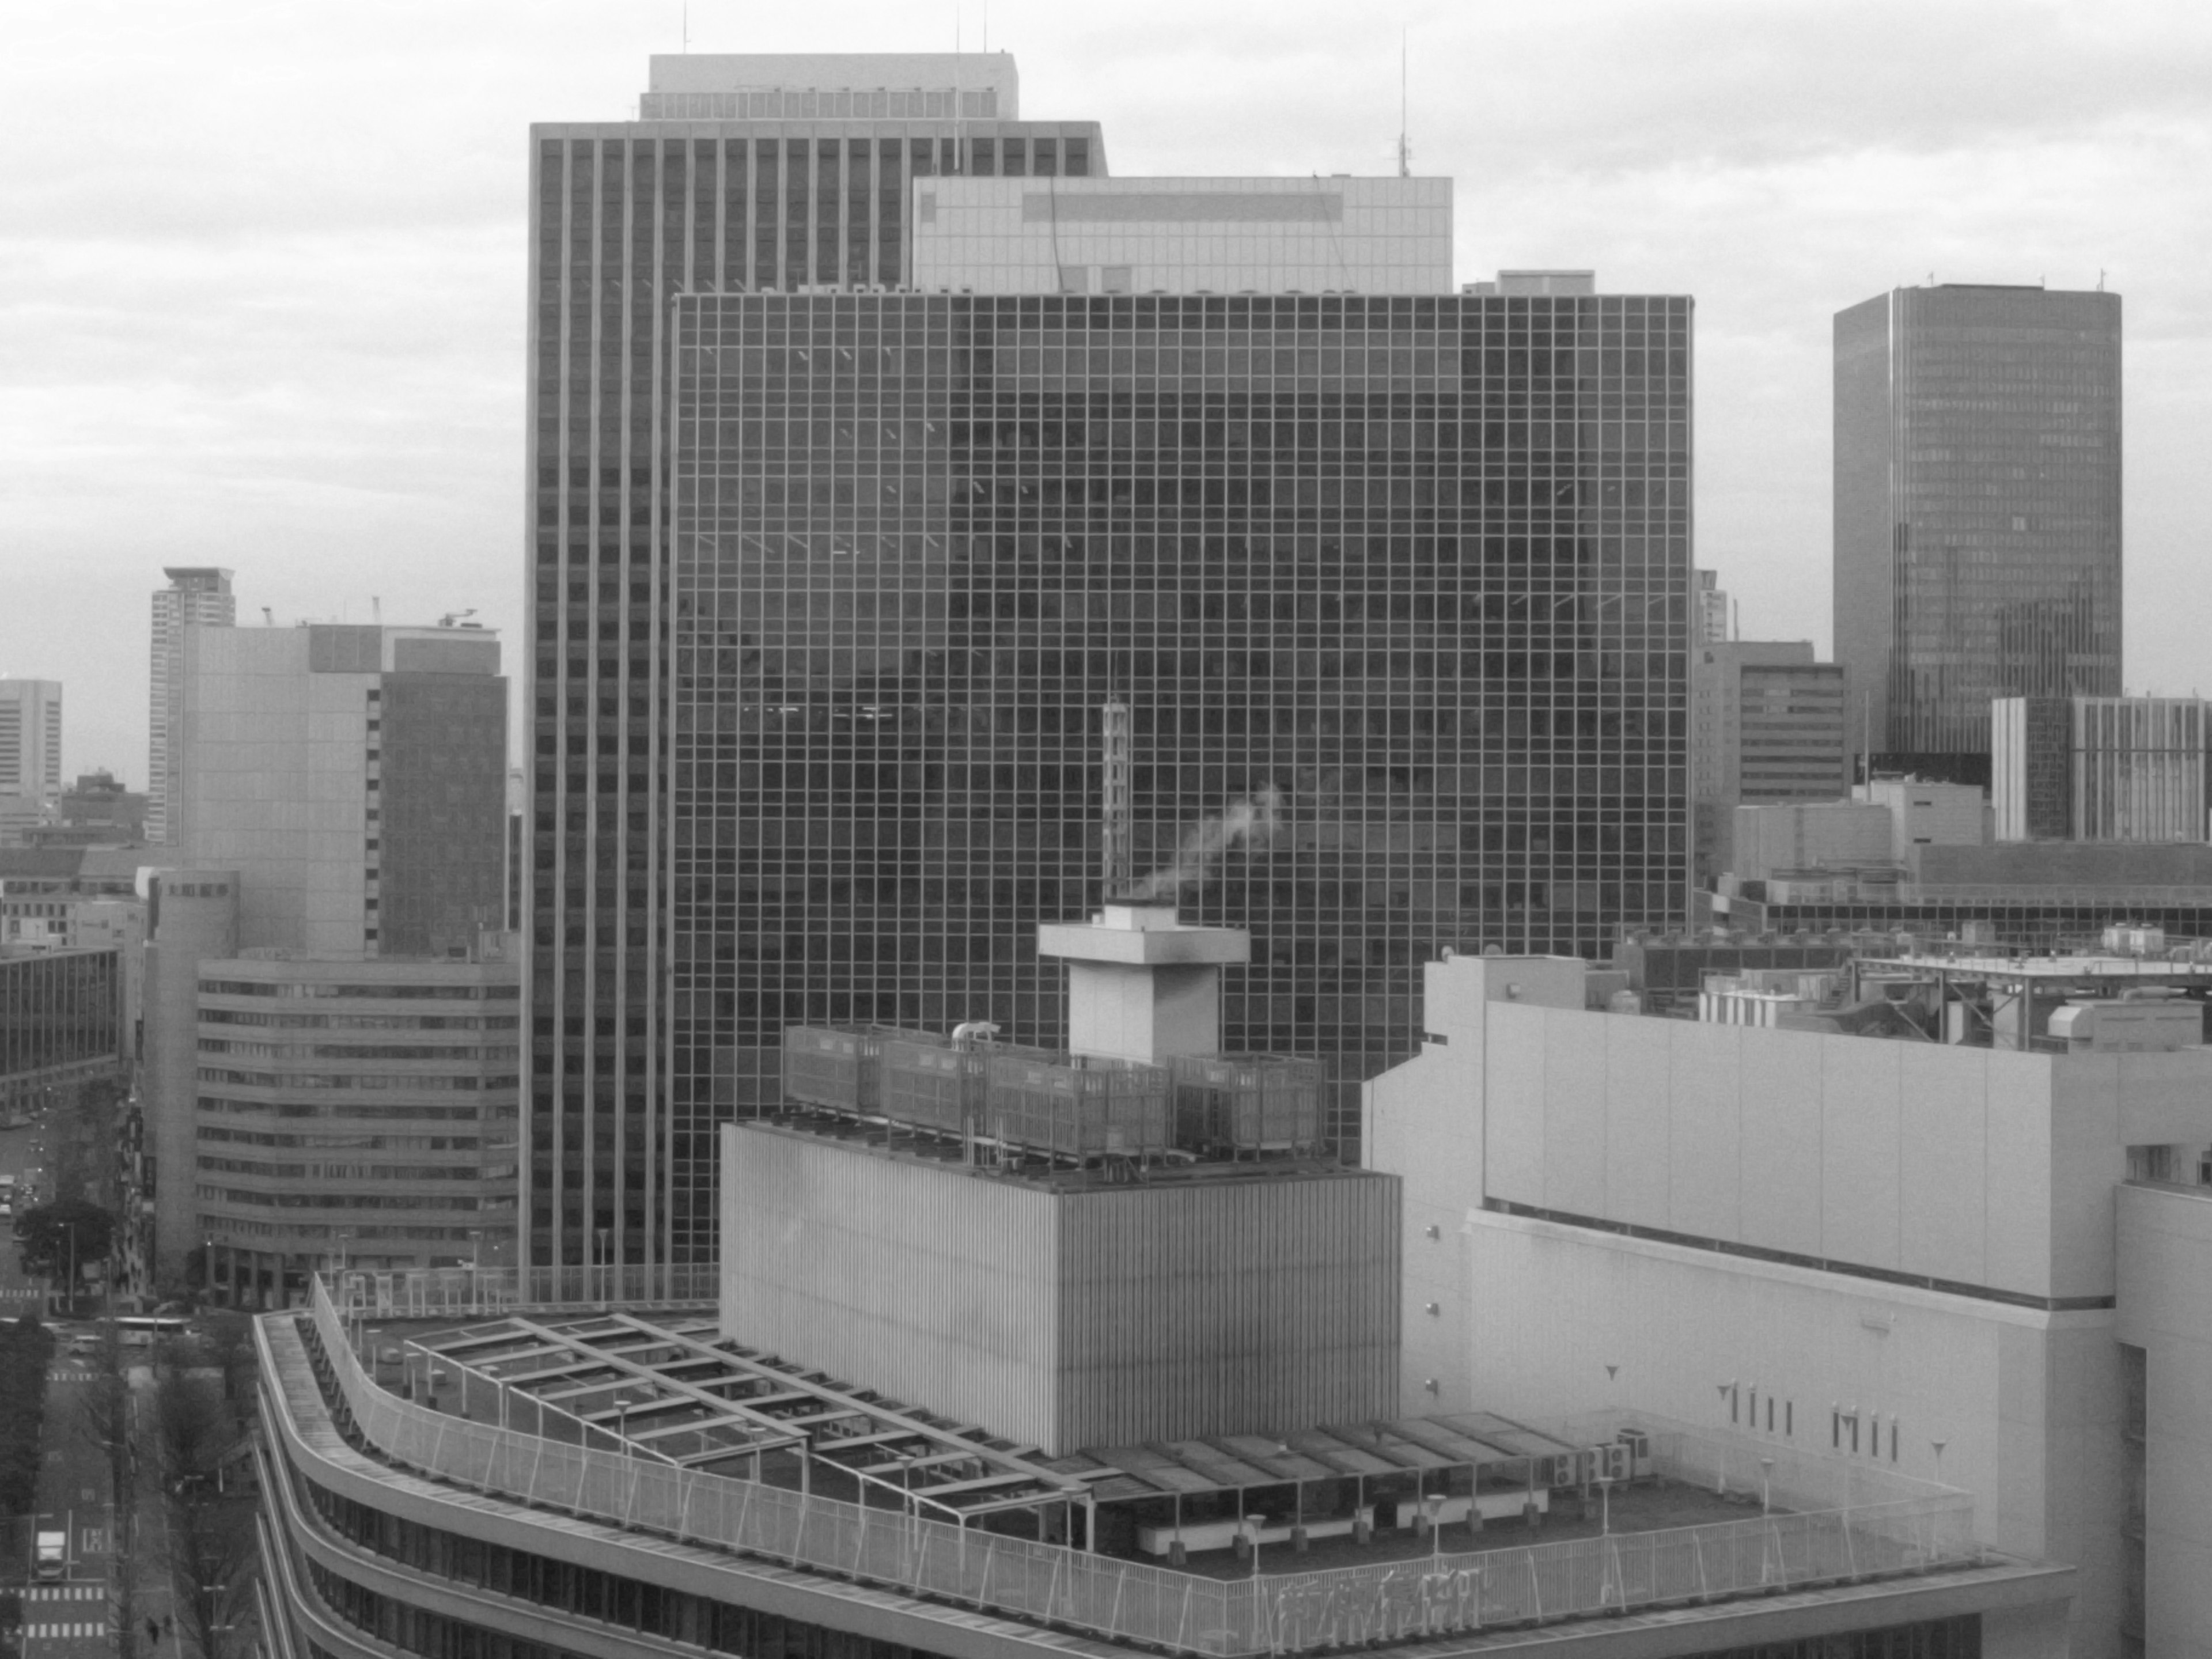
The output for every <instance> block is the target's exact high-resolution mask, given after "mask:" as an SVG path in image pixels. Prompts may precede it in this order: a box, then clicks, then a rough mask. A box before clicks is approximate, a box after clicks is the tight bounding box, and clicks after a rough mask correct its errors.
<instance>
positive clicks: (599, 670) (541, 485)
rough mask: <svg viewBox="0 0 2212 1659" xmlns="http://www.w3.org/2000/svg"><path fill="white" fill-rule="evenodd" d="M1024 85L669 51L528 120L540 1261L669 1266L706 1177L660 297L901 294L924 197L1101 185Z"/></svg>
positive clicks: (1090, 156) (1089, 131)
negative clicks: (684, 1094) (635, 76)
mask: <svg viewBox="0 0 2212 1659" xmlns="http://www.w3.org/2000/svg"><path fill="white" fill-rule="evenodd" d="M1018 91H1019V85H1018V76H1017V75H1016V73H1015V70H1014V63H1013V59H1012V58H1011V57H1009V56H1008V55H1006V54H1005V53H1003V52H1002V53H998V54H987V55H983V56H966V57H963V56H958V55H956V54H950V53H940V54H911V55H904V54H902V55H894V56H889V57H886V56H883V55H872V54H850V55H845V54H836V55H829V56H760V57H716V56H709V55H706V54H698V55H686V56H667V57H658V58H653V64H652V88H651V89H650V90H648V91H647V94H645V96H644V98H643V99H642V100H641V106H640V109H641V117H642V119H641V120H639V121H635V122H610V123H586V124H574V123H554V124H544V125H536V126H533V127H532V130H531V137H532V146H531V163H530V165H531V185H530V192H531V193H530V201H531V232H532V234H531V245H530V246H531V279H530V280H531V319H530V342H531V344H530V352H531V356H530V386H529V401H530V407H531V409H532V422H531V428H530V450H529V458H528V466H529V476H530V478H531V482H532V486H533V489H534V495H533V497H532V530H531V532H530V537H529V545H530V551H529V555H528V557H529V570H530V579H531V581H532V586H533V587H534V590H535V599H536V610H535V612H534V624H533V632H532V646H533V651H532V677H531V678H532V714H533V719H534V724H533V726H532V735H533V743H532V758H531V775H530V794H529V800H530V808H529V811H530V820H531V821H530V826H529V832H530V842H529V857H530V861H531V884H530V890H529V893H528V895H527V897H526V902H527V905H528V908H529V911H530V915H531V918H532V921H531V928H530V937H529V949H530V951H531V952H532V960H531V966H530V970H529V981H530V986H531V998H532V1019H533V1021H534V1022H535V1024H536V1026H537V1027H538V1031H537V1034H536V1035H535V1036H533V1039H532V1041H533V1051H532V1052H533V1059H532V1073H531V1075H532V1082H531V1110H530V1115H529V1117H528V1119H527V1120H526V1128H527V1133H528V1136H529V1144H530V1146H531V1147H532V1153H531V1157H532V1161H533V1169H534V1170H535V1175H534V1177H533V1179H534V1181H535V1182H536V1185H535V1188H534V1191H535V1193H536V1197H535V1200H534V1204H535V1206H536V1212H535V1213H533V1215H532V1218H531V1222H532V1226H531V1230H530V1237H529V1241H528V1247H529V1249H530V1252H531V1257H530V1259H531V1260H532V1261H540V1262H569V1263H575V1262H583V1261H587V1260H590V1259H592V1255H591V1253H592V1251H594V1250H595V1249H599V1242H598V1241H599V1238H600V1237H601V1236H602V1235H603V1234H604V1237H605V1241H606V1242H605V1249H607V1250H608V1251H610V1252H611V1254H612V1258H613V1259H614V1260H616V1261H626V1262H635V1261H662V1260H665V1259H667V1256H666V1253H667V1251H668V1249H669V1238H670V1233H669V1228H668V1225H667V1216H668V1209H667V1200H666V1194H667V1192H668V1182H669V1180H670V1177H671V1170H672V1169H673V1168H674V1167H675V1165H676V1164H677V1163H678V1162H680V1163H681V1164H683V1166H684V1169H685V1170H687V1171H688V1170H691V1169H693V1168H696V1169H699V1170H705V1169H707V1168H708V1166H709V1165H710V1164H711V1161H712V1153H711V1149H710V1145H709V1142H710V1140H711V1136H708V1135H705V1134H704V1133H702V1132H693V1131H686V1132H684V1134H682V1135H679V1134H678V1133H676V1132H675V1131H674V1129H673V1126H672V1125H671V1121H670V1120H669V1119H668V1117H667V1116H666V1115H665V1113H666V1097H665V1085H664V1084H663V1082H662V1079H661V1076H660V1068H661V1063H662V1058H663V1053H664V1048H665V1038H666V1028H665V1010H664V1009H663V1007H662V1005H661V1000H660V997H659V986H660V984H661V981H662V980H663V979H664V977H665V971H666V960H667V954H666V953H667V940H666V939H665V902H666V878H665V872H663V870H662V868H661V864H660V854H661V849H662V848H663V845H664V843H665V836H666V832H667V827H666V823H665V820H664V818H663V817H662V812H663V811H664V792H665V787H666V783H667V777H666V765H667V741H668V740H667V733H666V728H665V720H666V715H667V708H666V695H667V684H668V677H669V674H670V671H671V664H670V662H669V660H668V647H667V630H668V618H669V607H670V603H671V589H670V586H669V571H668V564H667V540H666V522H667V516H668V479H667V474H666V471H665V454H666V450H667V445H668V436H669V435H668V433H667V430H666V428H665V423H664V411H665V399H666V392H667V387H666V383H665V370H666V364H667V361H668V358H667V342H666V336H665V325H666V319H667V317H668V314H669V312H668V306H667V303H666V301H667V300H668V298H669V296H671V295H674V294H677V293H679V292H685V291H690V292H697V291H701V290H705V291H709V292H711V291H714V290H736V289H752V288H760V289H797V288H805V287H811V286H815V285H819V284H859V285H891V284H896V283H901V282H903V281H906V280H907V279H908V273H909V256H908V238H909V236H910V234H911V231H912V228H913V225H912V220H913V200H912V192H911V191H910V189H909V184H910V181H911V180H912V179H915V178H916V177H935V176H939V175H942V174H945V173H965V174H971V175H980V176H991V177H996V176H1001V175H1011V176H1022V177H1040V176H1043V177H1076V178H1080V177H1085V176H1091V175H1095V174H1099V173H1104V172H1105V171H1106V155H1105V147H1104V144H1103V141H1102V139H1101V137H1100V134H1099V130H1098V125H1097V123H1096V122H1095V121H1024V120H1022V119H1020V118H1019V104H1018ZM679 1146H680V1148H681V1150H680V1151H679V1150H678V1148H679ZM709 1184H711V1181H710V1180H709ZM556 1191H558V1192H561V1193H562V1194H563V1197H562V1201H561V1203H560V1205H559V1206H557V1212H556V1204H555V1201H554V1199H553V1194H554V1193H555V1192H556ZM702 1202H706V1200H702ZM698 1215H699V1217H700V1218H701V1220H702V1225H705V1226H706V1227H708V1229H709V1230H711V1225H712V1215H713V1211H712V1207H711V1204H708V1207H706V1208H704V1209H702V1210H700V1211H699V1212H698Z"/></svg>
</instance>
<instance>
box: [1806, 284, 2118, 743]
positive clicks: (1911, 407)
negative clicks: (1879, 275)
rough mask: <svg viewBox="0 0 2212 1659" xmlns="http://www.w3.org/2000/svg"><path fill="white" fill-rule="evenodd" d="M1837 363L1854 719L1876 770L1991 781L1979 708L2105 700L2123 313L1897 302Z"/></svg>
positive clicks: (1838, 558) (1843, 596)
mask: <svg viewBox="0 0 2212 1659" xmlns="http://www.w3.org/2000/svg"><path fill="white" fill-rule="evenodd" d="M1835 354H1836V368H1835V399H1836V401H1835V617H1836V660H1837V661H1838V662H1839V663H1841V664H1842V665H1844V668H1845V670H1846V671H1848V672H1849V674H1850V684H1851V691H1852V695H1853V696H1854V697H1855V698H1861V697H1863V698H1864V699H1865V708H1863V710H1854V714H1856V715H1858V716H1859V717H1860V718H1861V720H1862V722H1863V726H1864V727H1865V728H1866V729H1867V730H1869V732H1871V740H1872V747H1873V750H1874V753H1875V760H1876V761H1877V762H1879V763H1881V764H1882V765H1883V766H1884V767H1886V768H1887V769H1891V770H1894V771H1912V772H1916V773H1917V774H1919V775H1923V776H1925V777H1929V778H1933V779H1936V780H1939V781H1941V780H1943V779H1948V780H1950V781H1958V782H1978V783H1982V784H1986V783H1987V782H1988V781H1989V770H1988V767H1989V747H1990V701H1991V699H1993V698H1996V697H2022V696H2025V697H2063V696H2117V695H2118V692H2119V690H2120V296H2119V295H2117V294H2106V293H2104V292H2102V291H2101V290H2100V291H2098V292H2096V293H2060V292H2050V291H2046V290H2045V289H2040V288H2000V287H1984V286H1972V287H1969V286H1952V285H1945V286H1942V287H1937V288H1904V289H1896V290H1894V291H1893V292H1891V293H1889V294H1886V295H1881V296H1879V297H1877V298H1875V299H1872V300H1869V301H1866V302H1864V303H1863V304H1861V305H1857V306H1853V307H1850V309H1849V310H1846V311H1841V312H1838V313H1837V314H1836V323H1835ZM1868 775H1871V773H1870V772H1869V774H1868Z"/></svg>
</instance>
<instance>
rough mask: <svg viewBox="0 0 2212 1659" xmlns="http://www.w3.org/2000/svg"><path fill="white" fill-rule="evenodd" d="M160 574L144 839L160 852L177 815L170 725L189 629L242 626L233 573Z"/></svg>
mask: <svg viewBox="0 0 2212 1659" xmlns="http://www.w3.org/2000/svg"><path fill="white" fill-rule="evenodd" d="M161 574H163V575H165V576H167V578H168V579H169V585H168V586H167V587H157V588H155V590H154V628H153V636H152V637H153V650H152V655H151V661H150V664H149V668H150V674H149V688H150V689H149V693H148V697H147V708H146V732H147V749H146V839H147V840H148V841H149V842H151V843H152V844H153V845H155V846H156V847H160V846H162V845H164V844H165V843H166V842H167V841H168V839H169V833H170V826H171V823H173V818H174V815H175V811H176V799H177V774H176V771H175V769H174V767H175V763H174V761H173V757H172V756H171V754H170V749H169V744H170V736H169V732H170V723H171V721H173V720H174V719H175V718H176V705H175V698H176V696H177V691H178V680H177V663H178V657H179V653H180V652H181V651H182V649H183V647H184V636H183V633H182V631H181V630H183V629H185V628H187V627H192V626H198V627H203V628H228V627H230V626H232V625H233V624H234V623H236V622H237V621H238V598H237V596H236V595H235V594H234V593H233V592H231V591H230V577H231V573H230V572H229V571H228V570H225V569H223V568H221V567H219V566H216V565H172V566H169V567H167V568H165V569H164V570H163V571H162V572H161Z"/></svg>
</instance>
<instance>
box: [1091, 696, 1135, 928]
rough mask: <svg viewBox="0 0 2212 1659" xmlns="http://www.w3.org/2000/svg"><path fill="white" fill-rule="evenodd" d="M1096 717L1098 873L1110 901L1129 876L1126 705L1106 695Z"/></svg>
mask: <svg viewBox="0 0 2212 1659" xmlns="http://www.w3.org/2000/svg"><path fill="white" fill-rule="evenodd" d="M1099 714H1100V715H1101V717H1102V718H1101V720H1100V722H1099V739H1100V740H1099V759H1100V761H1101V762H1102V763H1103V764H1102V765H1101V767H1100V781H1099V792H1098V793H1099V818H1100V825H1099V830H1100V833H1099V837H1098V841H1099V866H1100V869H1099V873H1100V875H1101V876H1102V877H1103V878H1104V881H1105V896H1106V897H1108V898H1109V899H1110V898H1113V897H1115V896H1116V895H1118V894H1120V893H1121V892H1123V891H1125V890H1127V887H1128V885H1129V878H1130V875H1131V873H1132V863H1131V854H1132V851H1133V848H1132V847H1131V845H1130V842H1131V836H1130V833H1129V705H1128V704H1127V703H1125V702H1122V701H1121V698H1120V696H1116V695H1115V694H1113V693H1111V692H1109V694H1108V695H1107V698H1106V702H1105V706H1104V707H1103V708H1101V709H1100V710H1099Z"/></svg>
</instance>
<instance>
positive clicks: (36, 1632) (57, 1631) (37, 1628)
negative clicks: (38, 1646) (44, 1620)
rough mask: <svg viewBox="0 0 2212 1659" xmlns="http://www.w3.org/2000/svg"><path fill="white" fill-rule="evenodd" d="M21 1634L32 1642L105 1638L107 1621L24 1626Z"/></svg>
mask: <svg viewBox="0 0 2212 1659" xmlns="http://www.w3.org/2000/svg"><path fill="white" fill-rule="evenodd" d="M23 1633H24V1634H25V1635H26V1636H27V1637H29V1638H31V1639H32V1640H33V1641H34V1642H66V1641H68V1640H70V1638H73V1637H74V1638H83V1637H87V1636H105V1635H106V1634H107V1621H106V1620H105V1619H100V1620H89V1621H86V1622H82V1623H78V1624H72V1625H26V1626H23Z"/></svg>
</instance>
